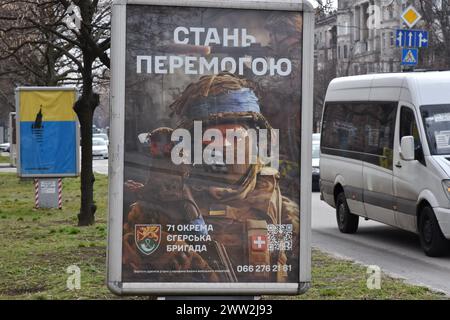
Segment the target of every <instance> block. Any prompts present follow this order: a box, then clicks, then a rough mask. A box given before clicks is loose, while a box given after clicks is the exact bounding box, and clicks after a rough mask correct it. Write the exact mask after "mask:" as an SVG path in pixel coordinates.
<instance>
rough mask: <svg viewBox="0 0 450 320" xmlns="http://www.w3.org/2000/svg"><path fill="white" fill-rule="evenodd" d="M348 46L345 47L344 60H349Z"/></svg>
mask: <svg viewBox="0 0 450 320" xmlns="http://www.w3.org/2000/svg"><path fill="white" fill-rule="evenodd" d="M347 50H348V49H347V46H346V45H345V46H344V59H347V57H348V52H347Z"/></svg>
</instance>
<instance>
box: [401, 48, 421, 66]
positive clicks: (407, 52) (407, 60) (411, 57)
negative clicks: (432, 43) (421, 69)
mask: <svg viewBox="0 0 450 320" xmlns="http://www.w3.org/2000/svg"><path fill="white" fill-rule="evenodd" d="M418 62H419V50H418V49H412V48H409V49H403V50H402V65H403V66H415V65H417V63H418Z"/></svg>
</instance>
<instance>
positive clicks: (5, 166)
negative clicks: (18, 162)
mask: <svg viewBox="0 0 450 320" xmlns="http://www.w3.org/2000/svg"><path fill="white" fill-rule="evenodd" d="M16 172H17V168H16V167H11V165H10V164H9V163H0V173H16Z"/></svg>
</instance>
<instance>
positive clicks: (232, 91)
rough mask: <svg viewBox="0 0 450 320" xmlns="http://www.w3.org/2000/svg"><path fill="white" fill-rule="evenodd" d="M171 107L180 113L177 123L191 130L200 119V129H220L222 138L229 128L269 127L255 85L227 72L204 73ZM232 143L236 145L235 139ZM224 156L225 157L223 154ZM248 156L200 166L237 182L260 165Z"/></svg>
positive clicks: (174, 113) (174, 111)
mask: <svg viewBox="0 0 450 320" xmlns="http://www.w3.org/2000/svg"><path fill="white" fill-rule="evenodd" d="M170 108H171V109H172V111H173V115H176V116H178V117H179V122H178V127H180V128H185V129H188V130H192V129H193V125H194V121H201V123H202V129H203V131H205V130H206V129H208V128H213V129H218V130H220V131H221V132H223V133H224V141H225V142H226V136H225V133H226V131H227V130H229V129H231V130H235V129H236V130H237V129H238V128H243V129H247V130H248V129H254V131H255V132H257V131H258V129H269V130H268V131H269V133H270V129H271V127H270V124H269V122H268V121H267V120H266V119H265V117H264V116H263V115H262V113H261V108H260V105H259V99H258V96H257V86H256V85H255V84H254V83H253V82H251V81H249V80H247V79H244V78H240V77H238V76H236V75H234V74H231V73H228V72H223V73H220V74H218V75H207V76H203V77H201V78H200V79H199V80H198V81H197V82H194V83H191V84H190V85H189V86H188V87H187V88H186V89H185V90H184V92H183V93H182V94H181V96H180V97H179V98H178V99H177V100H175V101H174V102H173V103H172V105H171V106H170ZM244 132H247V131H246V130H244ZM235 142H236V141H235ZM247 142H248V141H247ZM206 143H208V141H206ZM252 143H256V141H254V142H252ZM203 144H205V141H203ZM234 145H235V146H236V145H237V142H236V143H234ZM219 152H220V151H219ZM225 152H227V151H224V153H225ZM228 152H229V151H228ZM247 156H248V155H247ZM223 158H224V159H225V158H226V157H225V154H223ZM248 160H249V158H248V157H247V158H246V163H245V164H240V165H239V164H236V163H234V164H233V165H230V164H229V163H226V164H225V163H213V164H209V165H204V166H203V168H202V169H203V170H205V171H208V172H209V173H210V174H216V175H218V176H221V177H223V178H226V179H225V180H226V181H227V182H230V181H234V182H236V183H238V181H239V180H242V178H243V177H244V176H245V175H246V174H248V173H249V171H251V170H253V171H254V170H255V169H257V168H259V167H258V165H259V164H258V163H256V164H255V163H249V161H248Z"/></svg>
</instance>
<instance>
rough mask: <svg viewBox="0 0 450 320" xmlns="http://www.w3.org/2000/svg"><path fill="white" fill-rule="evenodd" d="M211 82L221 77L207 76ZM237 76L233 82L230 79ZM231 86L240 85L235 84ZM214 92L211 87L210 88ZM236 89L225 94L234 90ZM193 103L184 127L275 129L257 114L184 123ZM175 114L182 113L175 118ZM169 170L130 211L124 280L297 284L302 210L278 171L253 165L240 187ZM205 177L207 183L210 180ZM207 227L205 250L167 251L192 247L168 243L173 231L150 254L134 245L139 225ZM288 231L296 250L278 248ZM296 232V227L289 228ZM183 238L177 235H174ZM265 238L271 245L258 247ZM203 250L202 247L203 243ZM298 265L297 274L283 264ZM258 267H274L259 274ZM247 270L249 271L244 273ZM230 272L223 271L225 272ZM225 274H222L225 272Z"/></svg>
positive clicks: (184, 169)
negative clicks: (284, 191)
mask: <svg viewBox="0 0 450 320" xmlns="http://www.w3.org/2000/svg"><path fill="white" fill-rule="evenodd" d="M207 77H208V79H207V80H208V81H209V80H211V83H213V81H214V77H216V76H207ZM230 77H232V78H234V76H232V75H230ZM230 80H233V81H234V80H235V79H231V78H230ZM207 91H208V93H209V94H211V92H212V89H210V88H208V90H207ZM230 91H232V90H225V91H224V92H225V93H226V92H230ZM193 104H195V101H194V102H192V103H191V102H190V103H188V105H187V106H185V107H183V109H182V111H181V112H180V114H179V115H180V117H181V121H180V126H181V127H183V128H189V126H190V125H191V124H192V121H193V120H203V121H206V122H212V123H213V124H221V123H227V122H229V121H230V119H233V122H235V123H242V124H245V126H246V127H266V128H270V125H269V124H268V123H267V121H266V120H265V118H264V117H263V116H262V115H261V114H258V113H255V112H242V113H239V112H234V113H229V114H226V113H219V114H208V115H207V117H206V118H205V117H198V118H195V117H192V116H191V117H185V115H186V114H189V111H190V105H193ZM175 113H176V112H175ZM165 160H166V161H165V164H164V165H163V166H164V168H159V169H158V168H156V169H155V168H152V169H154V170H152V173H151V178H150V179H149V181H148V182H147V183H146V184H145V186H142V187H141V188H139V190H138V192H137V193H136V195H137V201H136V202H135V203H134V204H133V205H132V206H131V209H130V211H129V213H128V216H127V219H126V221H125V223H124V239H123V240H124V242H123V251H124V261H123V263H124V265H123V267H124V275H125V277H127V274H128V275H130V277H131V274H132V273H133V270H136V269H139V270H178V271H189V270H203V271H205V272H194V273H183V272H179V273H163V274H144V275H142V280H143V281H172V280H174V281H175V280H176V281H181V282H183V281H186V282H192V281H211V282H247V281H248V282H287V281H290V282H297V281H298V270H297V269H296V267H297V266H298V264H299V262H298V259H299V232H300V230H299V228H300V221H299V207H298V205H297V204H296V203H295V202H293V201H292V200H290V199H288V198H286V197H283V196H282V195H281V192H280V187H279V173H278V171H276V170H275V169H272V168H269V167H263V166H262V165H249V167H248V170H247V172H246V173H245V174H244V175H243V176H242V177H241V178H240V179H239V181H238V182H236V183H227V182H224V181H222V182H215V181H214V180H208V174H207V173H204V174H203V176H202V174H199V171H198V170H196V169H193V168H192V166H187V165H181V166H175V165H174V164H172V162H171V161H170V159H165ZM205 177H206V179H205ZM192 223H204V224H205V225H211V226H212V227H213V228H212V230H211V231H210V232H209V235H210V236H211V239H212V241H211V242H208V243H204V244H205V245H206V246H207V251H203V252H192V251H189V252H166V250H164V248H165V247H166V245H168V244H170V245H174V244H175V245H185V244H189V243H187V242H183V241H167V235H168V234H169V233H172V232H169V231H168V230H164V231H163V233H162V235H161V243H160V247H159V249H158V250H156V251H155V252H154V253H152V254H151V255H148V256H146V255H143V254H141V253H140V252H139V250H137V248H136V245H135V243H134V242H135V234H134V232H135V228H134V226H135V225H137V224H160V225H162V226H163V227H164V226H165V225H167V224H170V225H188V224H192ZM281 225H284V227H285V228H288V229H287V233H288V234H291V235H292V242H291V243H292V247H290V246H288V247H284V248H283V247H281V248H277V246H278V244H280V241H278V240H276V239H271V241H270V242H271V244H272V248H271V249H272V250H270V251H269V246H267V241H268V240H269V239H268V236H269V235H270V236H271V237H276V236H277V233H276V232H274V231H273V229H274V228H280V227H281ZM289 228H292V230H291V229H289ZM173 233H176V232H173ZM261 240H265V245H264V246H262V245H255V243H257V241H261ZM196 244H197V243H196ZM287 265H291V269H286V268H285V267H283V266H287ZM238 266H253V268H254V269H253V270H245V271H244V272H238V271H240V270H238V268H237V267H238ZM257 266H270V268H267V267H264V268H261V267H260V270H256V268H257ZM245 268H246V267H244V269H245ZM227 269H228V270H229V271H228V272H223V270H227ZM219 270H222V271H220V272H219Z"/></svg>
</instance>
